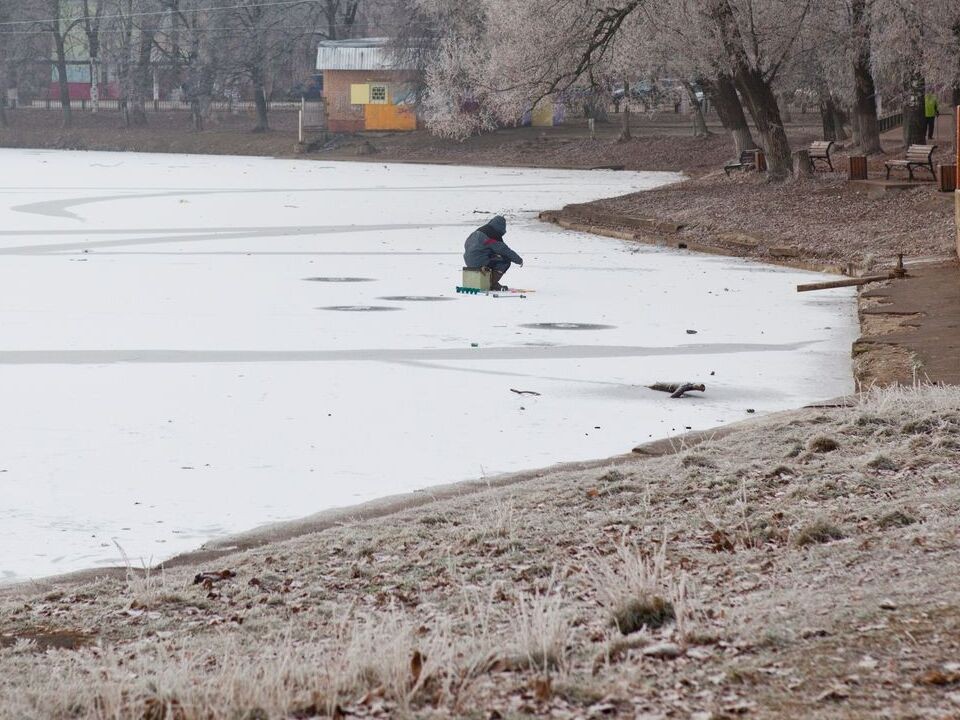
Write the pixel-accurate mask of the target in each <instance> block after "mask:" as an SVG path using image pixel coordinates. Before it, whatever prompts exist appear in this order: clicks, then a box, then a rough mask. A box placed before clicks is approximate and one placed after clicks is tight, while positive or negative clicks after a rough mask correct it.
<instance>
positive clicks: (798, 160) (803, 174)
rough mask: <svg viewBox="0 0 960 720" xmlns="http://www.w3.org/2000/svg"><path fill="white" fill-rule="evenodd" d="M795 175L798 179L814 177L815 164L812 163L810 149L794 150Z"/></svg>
mask: <svg viewBox="0 0 960 720" xmlns="http://www.w3.org/2000/svg"><path fill="white" fill-rule="evenodd" d="M793 177H794V178H796V179H797V180H802V179H803V178H812V177H813V166H812V165H811V164H810V151H809V150H794V152H793Z"/></svg>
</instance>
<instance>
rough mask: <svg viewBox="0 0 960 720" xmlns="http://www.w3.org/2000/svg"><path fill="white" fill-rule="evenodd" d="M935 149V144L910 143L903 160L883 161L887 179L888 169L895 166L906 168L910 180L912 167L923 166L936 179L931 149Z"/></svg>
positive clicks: (888, 177)
mask: <svg viewBox="0 0 960 720" xmlns="http://www.w3.org/2000/svg"><path fill="white" fill-rule="evenodd" d="M936 149H937V146H936V145H911V146H910V147H908V148H907V156H906V157H905V158H904V159H903V160H887V161H886V162H885V163H884V165H885V166H886V168H887V180H889V179H890V171H891V170H892V169H893V168H896V167H898V168H906V169H907V172H908V173H910V179H911V180H913V168H914V167H925V168H926V169H927V170H929V171H930V174H931V175H933V179H934V180H936V179H937V173H936V171H935V170H934V169H933V151H934V150H936Z"/></svg>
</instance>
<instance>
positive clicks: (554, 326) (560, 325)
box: [520, 322, 616, 330]
mask: <svg viewBox="0 0 960 720" xmlns="http://www.w3.org/2000/svg"><path fill="white" fill-rule="evenodd" d="M520 327H524V328H530V329H531V330H612V329H613V328H615V327H616V325H597V324H596V323H570V322H557V323H529V324H527V325H521V326H520Z"/></svg>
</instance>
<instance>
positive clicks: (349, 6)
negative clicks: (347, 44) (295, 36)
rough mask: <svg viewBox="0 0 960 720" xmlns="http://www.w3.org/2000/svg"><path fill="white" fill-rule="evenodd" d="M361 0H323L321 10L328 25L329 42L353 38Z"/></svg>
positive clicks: (326, 36)
mask: <svg viewBox="0 0 960 720" xmlns="http://www.w3.org/2000/svg"><path fill="white" fill-rule="evenodd" d="M360 2H361V0H322V2H321V4H320V10H321V12H322V14H323V19H324V21H325V24H326V31H324V32H323V33H322V34H323V35H324V37H325V38H326V39H327V40H341V39H343V38H349V37H353V30H354V25H355V24H356V22H357V13H358V12H359V11H360Z"/></svg>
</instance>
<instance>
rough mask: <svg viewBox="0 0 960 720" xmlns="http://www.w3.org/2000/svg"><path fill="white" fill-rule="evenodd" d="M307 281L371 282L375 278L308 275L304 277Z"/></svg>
mask: <svg viewBox="0 0 960 720" xmlns="http://www.w3.org/2000/svg"><path fill="white" fill-rule="evenodd" d="M304 280H308V281H309V282H328V283H355V282H373V281H374V280H376V278H358V277H308V278H304Z"/></svg>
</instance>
